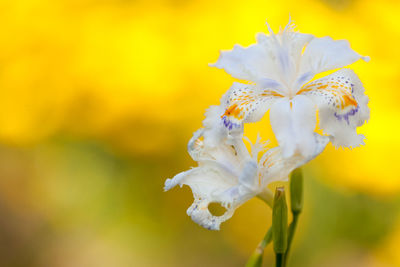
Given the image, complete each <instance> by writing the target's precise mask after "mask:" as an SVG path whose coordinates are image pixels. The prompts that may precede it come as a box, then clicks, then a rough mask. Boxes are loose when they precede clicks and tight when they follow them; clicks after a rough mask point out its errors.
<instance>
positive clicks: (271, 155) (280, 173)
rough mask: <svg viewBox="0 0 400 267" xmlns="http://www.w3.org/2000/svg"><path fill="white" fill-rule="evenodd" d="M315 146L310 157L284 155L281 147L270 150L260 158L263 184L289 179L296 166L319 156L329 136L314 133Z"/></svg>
mask: <svg viewBox="0 0 400 267" xmlns="http://www.w3.org/2000/svg"><path fill="white" fill-rule="evenodd" d="M314 141H315V144H316V145H315V147H314V151H313V153H312V154H311V155H310V156H309V157H304V156H302V155H301V154H294V155H292V156H291V157H288V158H287V157H286V158H285V157H284V156H283V154H282V149H281V147H276V148H273V149H270V150H268V151H267V152H266V153H265V154H264V155H263V156H262V157H261V159H260V163H259V166H260V167H259V170H260V173H261V174H262V179H263V186H266V185H268V184H269V183H272V182H276V181H287V179H288V176H289V174H290V173H291V172H292V171H293V170H294V169H296V168H298V167H300V166H302V165H304V164H306V163H307V162H309V161H310V160H312V159H313V158H315V157H316V156H318V155H319V154H320V153H321V152H322V151H323V150H324V149H325V147H326V145H327V144H328V142H329V137H327V136H322V135H319V134H317V133H314Z"/></svg>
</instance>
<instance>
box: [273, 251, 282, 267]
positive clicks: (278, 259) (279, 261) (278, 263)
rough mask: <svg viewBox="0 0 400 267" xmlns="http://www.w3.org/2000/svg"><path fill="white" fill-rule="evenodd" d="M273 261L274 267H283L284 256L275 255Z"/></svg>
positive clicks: (280, 254)
mask: <svg viewBox="0 0 400 267" xmlns="http://www.w3.org/2000/svg"><path fill="white" fill-rule="evenodd" d="M275 259H276V261H275V263H276V267H283V264H284V262H283V260H284V255H283V253H276V254H275Z"/></svg>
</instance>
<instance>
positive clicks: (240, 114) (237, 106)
mask: <svg viewBox="0 0 400 267" xmlns="http://www.w3.org/2000/svg"><path fill="white" fill-rule="evenodd" d="M228 95H229V99H228V100H227V102H226V110H225V112H224V113H223V114H222V121H223V122H224V125H225V127H226V128H228V129H229V130H232V129H235V128H241V127H242V124H243V122H256V121H258V120H260V119H261V118H262V116H263V115H264V113H265V112H267V110H268V109H269V108H270V106H271V104H272V103H274V102H275V101H276V99H278V98H282V97H283V96H282V95H281V94H279V93H278V92H276V91H273V90H270V89H261V88H259V87H257V86H256V85H248V84H241V83H236V82H235V83H234V84H233V85H232V87H231V88H230V89H229V91H228Z"/></svg>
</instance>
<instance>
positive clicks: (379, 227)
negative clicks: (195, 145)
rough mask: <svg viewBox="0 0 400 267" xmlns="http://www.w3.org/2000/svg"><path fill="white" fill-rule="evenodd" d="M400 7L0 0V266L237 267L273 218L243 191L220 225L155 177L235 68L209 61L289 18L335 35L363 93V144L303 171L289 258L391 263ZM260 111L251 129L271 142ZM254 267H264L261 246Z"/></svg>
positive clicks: (399, 180)
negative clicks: (353, 58) (302, 197)
mask: <svg viewBox="0 0 400 267" xmlns="http://www.w3.org/2000/svg"><path fill="white" fill-rule="evenodd" d="M399 12H400V3H399V1H395V0H393V1H388V0H384V1H367V0H365V1H362V0H306V1H295V0H282V1H269V0H263V1H260V0H257V1H237V0H231V1H226V0H222V1H209V0H204V1H182V0H153V1H145V0H58V1H55V0H26V1H24V0H2V1H0V24H1V27H0V92H1V95H0V266H13V267H14V266H37V267H39V266H40V267H42V266H43V267H47V266H49V267H50V266H51V267H53V266H56V267H72V266H73V267H81V266H82V267H91V266H96V267H102V266H107V267H108V266H117V267H119V266H121V267H125V266H243V265H244V263H245V261H246V259H247V257H248V256H249V255H250V253H251V252H252V250H253V249H254V248H255V247H256V245H257V243H258V242H259V241H260V240H261V238H262V237H263V235H264V233H265V231H266V229H267V228H268V227H269V224H270V216H271V212H270V210H269V208H268V207H266V206H265V205H264V204H263V203H262V202H261V201H259V200H257V199H253V200H251V201H249V202H248V203H246V204H245V205H243V206H242V207H241V208H239V209H238V210H237V211H236V213H235V215H234V217H233V218H232V219H230V220H229V221H227V222H226V223H224V224H223V225H222V230H221V231H219V232H211V231H208V230H205V229H202V228H200V227H199V226H198V225H196V224H195V223H193V222H192V221H191V220H190V218H189V217H188V216H187V215H186V209H187V207H188V206H189V205H190V203H191V202H192V195H191V192H190V189H188V188H184V189H179V190H178V189H176V190H172V191H171V192H167V193H164V192H163V183H164V180H165V179H166V178H168V177H172V176H174V175H175V174H176V173H178V172H180V171H183V170H186V169H188V168H189V167H190V166H194V165H195V163H194V162H192V161H191V160H190V157H189V156H188V155H187V152H186V143H187V141H188V140H189V139H190V137H191V134H192V132H193V131H195V130H196V129H197V128H199V127H200V126H201V121H202V119H203V113H204V110H205V109H206V108H207V107H208V106H209V105H212V104H218V103H219V98H220V96H221V95H222V94H223V93H224V92H225V91H226V90H227V89H228V88H229V87H230V85H231V83H232V81H233V79H232V78H231V77H230V76H229V75H227V74H226V73H224V72H223V71H221V70H217V69H213V68H210V67H208V66H207V64H208V63H212V62H215V61H216V59H217V57H218V50H220V49H231V48H232V47H233V45H234V44H236V43H238V44H241V45H244V46H247V45H249V44H251V43H253V42H254V41H255V34H256V33H257V32H266V30H267V29H266V26H265V21H266V20H268V22H269V23H270V25H272V28H273V29H274V30H277V29H278V28H279V26H284V25H286V23H287V21H288V17H289V13H290V15H291V17H292V19H293V20H294V21H295V23H296V25H297V29H298V30H300V31H301V32H304V33H312V34H314V35H316V36H317V37H322V36H326V35H330V36H332V37H333V38H335V39H347V40H349V41H350V43H351V45H352V47H353V48H354V49H355V50H356V51H357V52H359V53H360V54H362V55H368V56H370V57H371V61H370V62H369V63H364V62H358V63H356V64H354V65H352V66H351V67H352V68H353V69H355V71H356V72H357V73H358V74H359V76H360V78H361V80H362V81H363V82H364V85H365V88H366V92H367V94H368V96H369V97H370V104H369V106H370V108H371V119H370V121H369V122H368V124H366V125H365V126H363V127H362V128H360V129H359V130H360V133H363V134H365V135H366V136H367V140H366V146H364V147H360V148H356V149H353V150H349V149H335V148H333V147H332V146H331V145H329V146H328V147H327V149H326V150H325V152H324V153H323V154H322V155H320V156H319V157H318V158H317V159H315V160H314V161H313V162H311V163H309V164H308V165H307V166H306V167H305V168H304V169H305V173H306V189H305V190H306V206H305V211H304V214H303V215H302V217H301V219H300V220H301V222H300V227H299V230H298V233H297V236H296V239H295V242H294V251H293V257H292V259H291V266H300V267H303V266H304V267H314V266H315V267H316V266H318V267H319V266H324V267H326V266H327V267H330V266H351V267H357V266H363V267H364V266H367V267H375V266H400V253H399V252H398V250H399V248H400V245H399V243H400V175H399V173H400V164H399V163H398V162H397V161H398V160H399V159H400V157H399V154H398V153H399V150H400V141H399V138H398V135H399V132H400V126H399V123H400V120H399V118H400V106H399V102H398V99H399V97H400V88H399V84H400V66H399V62H400V53H399V49H398V46H399V42H400V22H399V18H398V16H399ZM267 120H268V118H265V119H264V120H263V121H262V122H260V123H259V124H256V125H249V126H247V127H248V131H249V136H250V138H251V139H253V140H254V138H255V135H256V132H257V131H260V132H261V135H262V136H263V137H264V139H267V138H270V139H273V135H272V134H271V130H270V128H269V126H268V121H267ZM265 262H266V266H272V264H273V255H272V250H271V248H270V247H269V248H268V249H267V251H266V255H265Z"/></svg>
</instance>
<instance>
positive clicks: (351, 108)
mask: <svg viewBox="0 0 400 267" xmlns="http://www.w3.org/2000/svg"><path fill="white" fill-rule="evenodd" d="M299 94H302V95H305V96H308V97H310V98H311V99H312V100H313V101H314V102H315V103H316V104H317V106H318V109H319V117H320V127H321V129H322V130H323V131H324V132H325V133H327V134H329V135H331V136H332V143H333V144H334V145H335V146H345V147H356V146H359V145H362V144H364V141H363V140H364V136H363V135H358V134H357V127H359V126H361V125H363V124H364V123H365V121H367V120H368V119H369V108H368V97H367V96H366V95H365V94H364V87H363V85H362V83H361V81H360V79H359V78H358V77H357V75H356V74H355V73H354V71H352V70H350V69H341V70H339V71H336V72H334V73H333V74H331V75H328V76H326V77H324V78H322V79H318V80H316V81H314V82H312V83H310V84H308V85H306V86H304V87H303V88H302V89H301V90H300V91H299Z"/></svg>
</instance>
